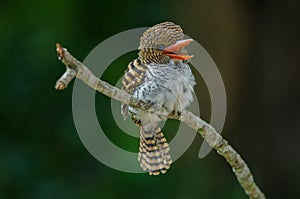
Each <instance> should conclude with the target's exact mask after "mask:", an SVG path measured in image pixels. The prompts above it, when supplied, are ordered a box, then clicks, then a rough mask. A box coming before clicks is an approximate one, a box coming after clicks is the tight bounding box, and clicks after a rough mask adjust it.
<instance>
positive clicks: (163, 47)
mask: <svg viewBox="0 0 300 199" xmlns="http://www.w3.org/2000/svg"><path fill="white" fill-rule="evenodd" d="M157 49H158V50H163V49H165V45H163V44H159V45H158V46H157Z"/></svg>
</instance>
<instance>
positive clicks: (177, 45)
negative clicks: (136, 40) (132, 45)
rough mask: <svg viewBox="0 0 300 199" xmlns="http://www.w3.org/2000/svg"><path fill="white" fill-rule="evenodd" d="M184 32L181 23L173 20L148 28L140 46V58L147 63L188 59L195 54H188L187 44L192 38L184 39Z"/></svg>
mask: <svg viewBox="0 0 300 199" xmlns="http://www.w3.org/2000/svg"><path fill="white" fill-rule="evenodd" d="M183 37H184V34H183V31H182V29H181V27H180V26H179V25H175V24H174V23H172V22H164V23H160V24H157V25H155V26H153V27H151V28H149V29H148V30H146V31H145V32H144V33H143V35H142V37H141V39H140V46H139V50H140V51H139V58H140V59H141V61H143V62H146V63H158V64H164V63H168V62H169V61H170V59H173V60H188V59H191V58H192V57H193V56H191V55H187V51H186V49H184V47H185V46H187V45H189V44H190V43H191V42H192V41H193V40H192V39H183Z"/></svg>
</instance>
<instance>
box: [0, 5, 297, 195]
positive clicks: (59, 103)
mask: <svg viewBox="0 0 300 199" xmlns="http://www.w3.org/2000/svg"><path fill="white" fill-rule="evenodd" d="M166 20H170V21H174V22H176V23H178V24H180V25H181V26H182V27H183V29H184V30H185V33H186V34H188V35H189V36H191V37H193V38H194V39H196V40H197V41H198V42H199V43H201V44H202V46H203V47H204V48H205V49H206V50H207V51H208V52H209V53H210V55H211V57H212V58H213V59H214V61H215V62H216V64H217V66H218V68H219V70H220V72H221V74H222V77H223V80H224V84H225V87H226V91H227V97H228V112H227V118H226V124H225V128H224V130H223V132H222V134H223V135H224V136H225V137H226V138H227V139H228V140H229V142H230V143H231V144H232V145H233V146H234V147H235V148H236V149H237V150H238V151H239V152H240V154H241V155H242V156H243V157H244V159H245V160H246V161H247V163H248V164H249V166H250V168H251V170H252V172H253V174H254V176H255V179H256V182H257V184H258V185H259V186H260V187H261V189H262V190H263V191H264V192H265V194H266V195H267V196H268V198H275V199H277V198H278V199H279V198H284V199H287V198H300V192H299V187H300V183H299V179H300V172H299V169H300V157H299V152H300V135H299V133H300V132H299V129H300V116H299V111H300V106H299V101H300V90H299V89H300V86H299V80H300V68H299V67H300V65H299V63H300V62H299V57H300V48H299V44H300V43H299V35H300V34H299V33H300V26H299V25H300V24H299V22H300V12H299V2H298V1H295V0H286V1H254V0H228V1H221V0H211V1H203V0H186V1H179V0H173V1H158V0H152V1H139V0H129V1H108V0H105V1H101V0H98V1H95V0H87V1H79V0H72V1H71V0H66V1H57V0H55V1H53V0H52V1H50V0H44V1H33V0H27V1H21V0H12V1H1V3H0V38H1V39H0V60H1V66H0V74H1V77H0V89H1V94H0V95H1V96H0V102H1V103H0V106H1V109H0V110H1V112H0V113H1V114H0V198H1V199H2V198H3V199H18V198H22V199H27V198H28V199H29V198H30V199H32V198H41V199H47V198H49V199H50V198H58V199H60V198H62V199H64V198H73V199H75V198H76V199H77V198H78V199H96V198H146V199H147V198H149V199H150V198H158V199H160V198H176V199H181V198H203V199H208V198H209V199H210V198H213V199H219V198H220V199H227V198H233V199H235V198H239V199H242V198H247V197H246V195H245V194H244V192H243V190H242V188H241V187H240V185H239V184H238V182H237V180H236V178H235V176H234V174H233V173H232V171H231V168H230V167H229V166H228V165H227V163H226V162H225V161H224V159H223V158H222V157H220V156H219V155H218V154H216V152H214V151H212V152H211V153H210V154H209V155H208V156H206V157H205V158H204V159H199V158H198V152H199V148H200V145H201V143H202V138H201V137H200V136H199V135H197V137H196V138H195V140H194V142H193V144H192V145H191V147H190V148H189V150H188V151H187V152H186V153H185V154H184V155H183V156H182V157H181V158H180V159H179V160H177V161H176V162H175V163H174V164H173V166H172V168H171V170H170V171H169V172H167V174H165V175H162V176H158V177H152V176H148V174H130V173H124V172H120V171H116V170H113V169H111V168H109V167H106V166H105V165H103V164H101V163H100V162H98V161H97V160H96V159H95V158H94V157H93V156H92V155H91V154H89V152H88V151H87V150H86V149H85V147H84V146H83V144H82V143H81V141H80V139H79V136H78V134H77V132H76V129H75V126H74V123H73V118H72V107H71V106H72V84H71V85H70V87H69V88H68V89H67V90H65V91H63V92H58V91H56V90H54V84H55V81H56V80H57V79H58V77H59V76H60V75H61V74H62V73H63V72H64V66H63V65H62V64H61V63H60V62H59V61H58V60H57V58H56V52H55V43H56V42H61V43H62V44H63V45H64V46H66V47H68V49H69V50H70V51H71V52H72V53H73V54H74V55H76V57H77V58H79V59H81V60H83V59H84V58H85V56H86V55H87V54H88V53H89V52H90V51H91V50H92V49H93V48H94V47H95V46H96V45H97V44H99V43H100V42H101V41H103V40H105V39H106V38H108V37H110V36H112V35H114V34H116V33H119V32H121V31H124V30H128V29H131V28H137V27H145V26H152V25H154V24H156V23H159V22H163V21H166ZM99 56H101V55H99ZM134 56H135V55H134V54H130V55H128V57H127V58H126V57H125V58H124V59H122V60H121V61H120V62H116V63H115V64H118V65H117V67H119V70H118V72H116V71H115V70H114V71H107V73H105V75H106V76H105V79H106V80H107V81H110V80H111V81H112V82H113V81H115V80H114V79H116V76H118V75H121V74H122V72H123V71H124V69H125V68H126V63H127V62H129V61H130V59H132V57H134ZM115 66H116V65H115ZM199 81H200V80H199ZM198 85H199V87H198V88H197V90H198V91H199V92H202V93H203V97H202V98H201V99H200V107H201V116H202V117H203V118H204V119H206V120H208V119H209V117H210V114H211V113H210V101H209V96H208V93H207V90H206V88H205V85H203V84H201V81H200V83H199V84H198ZM202 89H203V91H202ZM96 100H97V106H96V108H97V110H99V111H100V112H101V113H103V114H104V115H105V114H107V115H108V116H107V118H108V119H107V121H105V122H102V123H103V126H104V129H105V128H106V129H107V131H106V133H107V134H108V136H110V137H111V139H112V140H113V141H114V142H115V143H116V144H117V145H120V146H122V147H124V148H127V149H128V150H132V151H137V149H138V140H137V139H134V138H132V137H129V136H124V132H121V131H120V130H119V129H117V128H116V127H115V125H114V123H113V120H110V119H109V118H110V117H109V110H108V108H107V103H109V99H108V98H106V97H102V96H99V95H97V96H96ZM172 125H173V126H174V128H176V125H178V124H176V122H175V123H170V124H169V126H170V128H172ZM167 136H168V137H169V138H171V137H172V136H174V135H172V134H171V133H170V135H167Z"/></svg>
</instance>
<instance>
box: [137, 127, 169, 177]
mask: <svg viewBox="0 0 300 199" xmlns="http://www.w3.org/2000/svg"><path fill="white" fill-rule="evenodd" d="M151 129H152V130H150V131H145V129H144V128H143V127H142V126H141V127H140V133H141V137H140V151H139V155H138V160H139V162H140V165H141V167H142V169H143V170H145V171H147V172H149V174H150V175H159V174H160V173H163V174H164V173H166V172H167V169H169V168H170V166H171V164H172V159H171V156H170V154H169V151H170V147H169V144H168V142H167V140H166V138H165V136H164V134H163V133H162V132H161V129H160V128H159V127H153V128H151Z"/></svg>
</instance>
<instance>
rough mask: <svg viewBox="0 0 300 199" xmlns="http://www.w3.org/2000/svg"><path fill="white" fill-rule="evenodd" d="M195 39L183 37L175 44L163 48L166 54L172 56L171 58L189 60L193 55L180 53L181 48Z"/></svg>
mask: <svg viewBox="0 0 300 199" xmlns="http://www.w3.org/2000/svg"><path fill="white" fill-rule="evenodd" d="M192 41H193V40H192V39H183V40H179V41H177V42H176V43H175V44H173V45H171V46H169V47H166V48H165V49H164V50H163V53H164V55H166V56H168V57H170V59H178V60H187V59H191V58H192V57H193V55H184V54H180V51H181V49H183V48H184V47H186V46H187V45H189V44H190V43H191V42H192Z"/></svg>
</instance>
